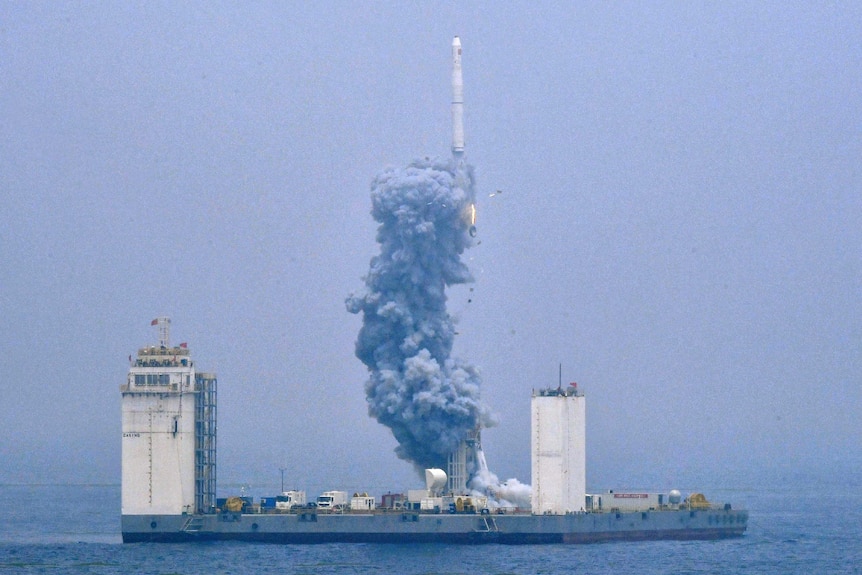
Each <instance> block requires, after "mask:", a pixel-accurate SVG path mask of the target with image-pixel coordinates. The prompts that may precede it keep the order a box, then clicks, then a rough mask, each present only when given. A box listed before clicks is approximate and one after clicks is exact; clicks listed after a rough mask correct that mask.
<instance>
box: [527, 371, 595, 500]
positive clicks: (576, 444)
mask: <svg viewBox="0 0 862 575" xmlns="http://www.w3.org/2000/svg"><path fill="white" fill-rule="evenodd" d="M585 431H586V410H585V405H584V396H583V393H580V392H579V391H578V388H577V385H576V384H572V385H570V386H568V387H567V388H563V387H562V386H561V387H559V388H557V389H542V390H539V391H535V390H534V391H533V398H532V400H531V437H532V449H531V452H532V463H533V472H532V483H533V491H532V499H531V504H532V508H533V513H534V514H538V515H541V514H552V515H555V514H564V513H568V512H573V511H580V510H582V509H583V508H584V505H585V501H586V487H587V485H586V484H587V473H586V441H585V435H586V434H585Z"/></svg>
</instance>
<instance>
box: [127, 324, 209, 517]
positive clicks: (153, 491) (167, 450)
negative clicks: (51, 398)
mask: <svg viewBox="0 0 862 575" xmlns="http://www.w3.org/2000/svg"><path fill="white" fill-rule="evenodd" d="M151 325H154V326H158V331H159V344H158V345H152V346H149V347H144V348H141V349H139V350H138V355H137V358H136V359H134V360H132V361H131V364H132V365H131V367H130V369H129V375H128V379H127V381H126V383H125V384H124V385H122V386H120V392H121V394H122V416H123V439H122V512H123V515H162V514H165V515H177V514H188V513H205V512H211V511H212V510H213V509H214V508H215V503H216V392H217V389H216V388H217V381H216V376H215V374H212V373H204V372H199V371H197V370H196V369H195V364H194V362H193V361H192V358H191V356H190V355H189V350H188V347H187V345H186V344H184V343H182V344H180V345H178V346H171V344H170V319H169V318H167V317H160V318H157V319H154V320H153V321H152V324H151ZM130 359H131V358H130Z"/></svg>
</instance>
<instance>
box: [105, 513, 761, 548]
mask: <svg viewBox="0 0 862 575" xmlns="http://www.w3.org/2000/svg"><path fill="white" fill-rule="evenodd" d="M747 523H748V512H747V511H735V510H703V511H688V510H686V511H682V510H680V511H656V512H652V511H650V512H636V513H581V514H573V515H445V514H413V513H401V514H399V513H379V514H368V515H360V514H344V515H339V514H333V515H324V514H316V513H310V514H284V515H278V514H273V515H263V514H227V515H225V514H219V515H134V516H129V515H126V516H123V518H122V533H123V542H124V543H138V542H171V543H194V542H205V541H226V540H228V541H247V542H259V543H284V544H290V543H302V544H306V543H450V544H465V545H477V544H487V543H498V544H508V545H517V544H559V543H572V544H579V543H600V542H612V541H656V540H711V539H724V538H730V537H739V536H742V535H743V533H744V532H745V529H746V527H747Z"/></svg>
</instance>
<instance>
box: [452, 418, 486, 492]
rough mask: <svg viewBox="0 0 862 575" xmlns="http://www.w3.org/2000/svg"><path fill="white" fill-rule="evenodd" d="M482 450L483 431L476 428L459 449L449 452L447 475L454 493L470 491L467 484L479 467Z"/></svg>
mask: <svg viewBox="0 0 862 575" xmlns="http://www.w3.org/2000/svg"><path fill="white" fill-rule="evenodd" d="M481 450H482V432H481V431H480V430H479V429H476V430H475V431H472V432H470V433H469V434H468V435H467V437H466V438H465V439H463V440H462V441H461V443H460V444H459V445H458V449H456V450H455V451H453V452H452V453H450V454H449V460H448V462H447V468H448V473H447V475H448V478H449V485H448V490H449V492H450V493H452V494H453V495H466V494H467V493H468V491H467V484H468V483H469V482H470V479H472V477H473V474H474V473H476V470H477V469H478V468H479V452H480V451H481Z"/></svg>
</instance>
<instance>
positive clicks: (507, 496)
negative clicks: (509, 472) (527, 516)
mask: <svg viewBox="0 0 862 575" xmlns="http://www.w3.org/2000/svg"><path fill="white" fill-rule="evenodd" d="M476 455H477V462H478V463H477V466H478V469H476V470H475V471H474V472H473V476H472V478H471V479H470V484H469V488H470V489H471V490H472V495H476V496H480V495H485V496H487V497H488V498H489V500H488V504H489V506H490V507H518V508H520V509H530V506H531V503H530V499H531V496H532V488H531V487H530V486H529V485H527V484H525V483H521V482H520V481H518V480H517V479H507V480H506V481H503V482H501V481H500V479H499V478H498V477H497V475H496V474H494V473H493V472H492V471H490V470H489V469H488V463H487V462H486V460H485V453H484V452H483V451H479V452H478V453H477V454H476Z"/></svg>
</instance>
